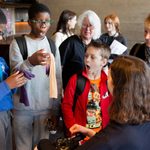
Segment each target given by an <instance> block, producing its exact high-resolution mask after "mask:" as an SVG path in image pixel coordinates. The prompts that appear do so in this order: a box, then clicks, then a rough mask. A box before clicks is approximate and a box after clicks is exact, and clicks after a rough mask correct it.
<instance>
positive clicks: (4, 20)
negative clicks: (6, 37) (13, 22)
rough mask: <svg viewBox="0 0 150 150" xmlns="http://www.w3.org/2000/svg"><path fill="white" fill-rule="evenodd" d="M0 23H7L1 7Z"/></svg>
mask: <svg viewBox="0 0 150 150" xmlns="http://www.w3.org/2000/svg"><path fill="white" fill-rule="evenodd" d="M0 24H7V19H6V16H5V14H4V12H3V11H2V10H1V9H0Z"/></svg>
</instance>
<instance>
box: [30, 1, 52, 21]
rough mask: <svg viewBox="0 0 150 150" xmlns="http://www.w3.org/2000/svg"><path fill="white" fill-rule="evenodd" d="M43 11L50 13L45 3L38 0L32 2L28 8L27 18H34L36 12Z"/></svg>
mask: <svg viewBox="0 0 150 150" xmlns="http://www.w3.org/2000/svg"><path fill="white" fill-rule="evenodd" d="M43 12H47V13H49V14H51V13H50V10H49V8H48V7H47V6H46V5H44V4H42V3H39V2H36V3H34V4H32V5H31V7H30V8H29V10H28V17H29V20H32V19H34V18H35V16H36V15H37V14H38V13H43Z"/></svg>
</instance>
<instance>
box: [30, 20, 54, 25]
mask: <svg viewBox="0 0 150 150" xmlns="http://www.w3.org/2000/svg"><path fill="white" fill-rule="evenodd" d="M30 22H32V23H35V24H38V25H43V24H45V25H50V24H52V23H53V22H54V21H53V20H51V19H49V20H30Z"/></svg>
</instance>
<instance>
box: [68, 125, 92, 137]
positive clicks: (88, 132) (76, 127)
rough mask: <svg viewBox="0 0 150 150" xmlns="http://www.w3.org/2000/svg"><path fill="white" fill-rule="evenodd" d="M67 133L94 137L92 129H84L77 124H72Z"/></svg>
mask: <svg viewBox="0 0 150 150" xmlns="http://www.w3.org/2000/svg"><path fill="white" fill-rule="evenodd" d="M69 131H70V132H71V134H75V133H79V132H80V133H82V134H84V135H86V136H88V137H92V136H94V135H95V131H93V130H92V129H89V128H86V127H84V126H81V125H79V124H74V125H73V126H72V127H71V128H70V129H69Z"/></svg>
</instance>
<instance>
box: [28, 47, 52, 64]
mask: <svg viewBox="0 0 150 150" xmlns="http://www.w3.org/2000/svg"><path fill="white" fill-rule="evenodd" d="M49 57H50V54H49V53H46V52H45V50H44V49H41V50H39V51H37V52H35V53H33V54H32V56H30V57H29V58H28V60H29V62H30V63H31V64H32V65H33V66H35V65H46V64H47V60H48V58H49Z"/></svg>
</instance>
